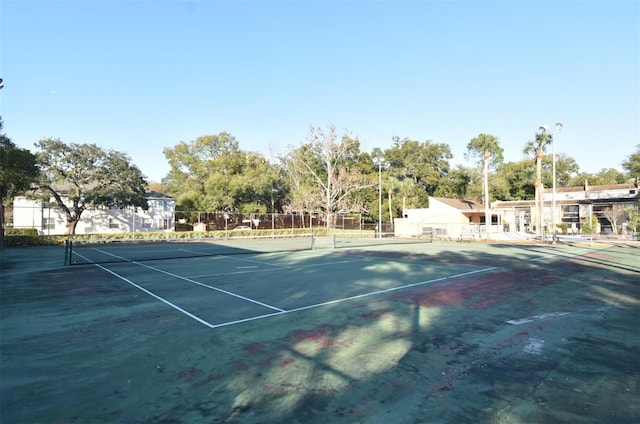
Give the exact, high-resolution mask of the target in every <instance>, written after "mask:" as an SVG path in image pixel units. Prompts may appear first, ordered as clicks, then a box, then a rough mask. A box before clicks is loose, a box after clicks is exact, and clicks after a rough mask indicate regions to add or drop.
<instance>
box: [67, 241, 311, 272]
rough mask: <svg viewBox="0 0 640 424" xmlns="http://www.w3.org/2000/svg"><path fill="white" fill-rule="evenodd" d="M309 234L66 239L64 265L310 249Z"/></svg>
mask: <svg viewBox="0 0 640 424" xmlns="http://www.w3.org/2000/svg"><path fill="white" fill-rule="evenodd" d="M313 244H314V237H313V235H312V234H296V235H282V236H281V235H270V236H254V237H249V236H247V237H244V236H242V237H227V238H222V237H221V238H192V239H179V238H175V239H173V238H163V239H93V240H78V239H73V240H68V241H67V242H66V243H65V264H66V265H78V264H104V263H117V262H141V261H153V260H168V259H180V258H193V257H199V256H226V255H240V254H252V253H254V254H255V253H276V252H289V251H299V250H312V249H313Z"/></svg>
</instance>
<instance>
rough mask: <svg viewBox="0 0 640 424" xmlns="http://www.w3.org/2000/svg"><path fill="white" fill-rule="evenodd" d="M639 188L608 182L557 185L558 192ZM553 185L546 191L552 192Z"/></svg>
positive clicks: (632, 185)
mask: <svg viewBox="0 0 640 424" xmlns="http://www.w3.org/2000/svg"><path fill="white" fill-rule="evenodd" d="M634 188H637V187H636V185H635V184H631V183H628V184H606V185H586V186H576V187H556V192H558V193H571V192H582V191H607V190H627V189H629V190H631V189H634ZM552 190H553V187H545V188H544V191H545V192H551V191H552Z"/></svg>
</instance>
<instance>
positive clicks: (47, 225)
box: [42, 218, 56, 230]
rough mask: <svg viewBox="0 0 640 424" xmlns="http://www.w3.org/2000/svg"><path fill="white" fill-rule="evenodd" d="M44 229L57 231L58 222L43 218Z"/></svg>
mask: <svg viewBox="0 0 640 424" xmlns="http://www.w3.org/2000/svg"><path fill="white" fill-rule="evenodd" d="M42 229H43V230H55V229H56V220H55V219H54V218H42Z"/></svg>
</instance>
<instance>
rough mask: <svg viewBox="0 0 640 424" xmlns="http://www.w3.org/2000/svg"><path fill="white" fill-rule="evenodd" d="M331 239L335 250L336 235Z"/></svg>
mask: <svg viewBox="0 0 640 424" xmlns="http://www.w3.org/2000/svg"><path fill="white" fill-rule="evenodd" d="M331 239H332V243H333V248H334V249H335V248H336V233H333V234H332V235H331Z"/></svg>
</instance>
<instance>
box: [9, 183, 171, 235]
mask: <svg viewBox="0 0 640 424" xmlns="http://www.w3.org/2000/svg"><path fill="white" fill-rule="evenodd" d="M145 197H146V198H147V203H148V204H149V209H148V210H143V209H141V208H133V207H130V208H124V209H119V208H114V209H111V208H95V209H87V210H85V211H84V212H83V213H82V216H81V217H80V221H79V222H78V225H77V226H76V234H109V233H132V232H152V231H175V207H176V200H175V199H174V198H173V197H170V196H167V195H165V194H162V193H158V192H154V191H149V192H147V193H146V195H145ZM63 200H65V199H64V198H63ZM12 222H13V225H12V226H13V228H35V229H37V230H38V232H39V233H40V234H41V235H61V234H66V233H67V219H66V216H65V214H64V212H63V211H62V210H61V209H60V208H59V207H58V206H57V205H56V203H55V201H54V200H53V198H52V199H51V201H49V202H42V201H40V200H32V199H28V198H26V197H24V196H18V197H15V198H14V200H13V218H12Z"/></svg>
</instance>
